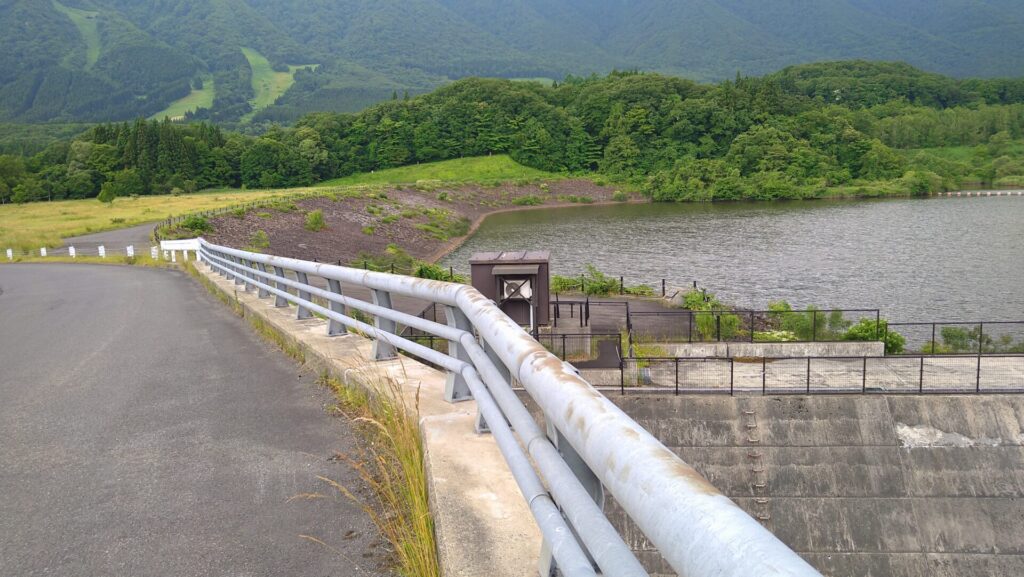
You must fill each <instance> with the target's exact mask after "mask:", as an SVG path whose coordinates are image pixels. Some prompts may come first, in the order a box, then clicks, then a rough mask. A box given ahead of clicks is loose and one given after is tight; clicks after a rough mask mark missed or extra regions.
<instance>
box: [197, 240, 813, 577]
mask: <svg viewBox="0 0 1024 577" xmlns="http://www.w3.org/2000/svg"><path fill="white" fill-rule="evenodd" d="M199 242H200V254H201V257H202V260H203V261H204V262H206V263H207V264H208V265H209V266H210V267H211V269H212V270H215V271H217V272H219V273H220V274H222V275H224V276H226V277H230V278H233V279H234V280H235V282H236V283H237V284H240V285H244V287H245V288H246V289H250V288H254V289H258V290H259V296H261V297H268V296H274V297H276V299H277V301H276V304H277V305H278V306H285V305H287V303H292V304H295V305H296V306H297V307H298V316H299V318H308V316H310V314H311V313H316V314H319V315H322V316H324V317H325V318H327V319H328V320H329V321H330V322H329V323H328V331H329V332H331V334H338V330H339V329H338V327H339V326H344V327H350V328H354V329H356V330H358V331H360V332H362V333H363V334H365V335H367V336H369V337H370V338H372V339H374V341H375V347H374V350H375V356H376V358H378V359H386V358H393V356H394V354H395V349H400V350H402V351H405V352H407V353H409V354H412V355H414V356H417V357H420V358H422V359H424V360H426V361H429V362H431V363H433V364H435V365H436V366H439V367H442V368H443V369H445V370H447V371H449V373H450V375H449V384H448V386H447V387H446V393H445V396H446V398H447V400H449V401H452V402H454V401H457V400H462V399H464V398H469V397H470V396H471V397H472V398H474V399H475V400H476V401H477V403H478V408H479V410H480V412H481V415H482V417H483V419H484V420H485V422H486V424H487V426H488V427H489V429H490V431H491V432H492V433H493V435H494V438H495V442H496V444H497V445H498V448H499V449H500V450H501V453H502V455H503V456H504V458H505V460H506V462H507V463H508V465H509V469H510V470H511V472H512V475H513V477H514V478H515V480H516V482H517V483H518V485H519V487H520V489H521V491H522V493H523V495H524V497H525V498H526V499H527V502H528V503H529V505H530V509H531V511H532V513H533V516H534V519H535V520H536V522H537V525H538V527H539V528H540V530H541V534H542V535H543V538H544V540H545V547H544V549H543V551H544V553H542V554H543V555H550V560H552V561H553V562H554V564H556V565H557V567H558V569H559V570H560V571H561V572H562V573H563V574H566V575H573V576H575V575H588V576H589V575H596V574H597V573H598V572H600V574H602V575H637V576H640V575H647V573H646V571H645V570H644V569H643V567H642V566H641V564H640V562H639V561H638V560H637V559H636V556H635V554H634V553H633V552H632V551H631V550H630V548H629V546H628V545H627V544H626V543H625V541H624V540H623V538H622V536H621V535H619V533H618V532H617V531H616V530H615V529H614V527H613V526H612V524H611V522H610V521H609V520H608V518H607V517H606V515H605V514H604V512H603V508H602V506H603V493H602V491H603V489H602V487H603V488H606V489H607V490H608V491H609V492H610V493H611V494H612V495H613V496H614V497H615V499H616V501H617V502H618V503H619V504H620V505H621V506H622V508H623V509H624V510H625V511H626V513H627V514H628V515H629V516H630V517H631V518H632V519H633V520H634V521H635V522H636V524H637V526H638V527H639V528H640V530H641V531H642V532H643V533H644V534H645V535H646V536H647V538H648V539H649V540H650V541H651V542H652V543H653V544H654V545H655V546H656V547H657V548H658V549H659V551H660V552H661V554H662V556H663V557H664V558H665V559H666V561H667V562H668V563H669V565H671V566H672V567H673V568H674V569H675V570H676V571H677V572H679V574H681V575H686V576H687V577H702V576H711V575H736V576H740V575H759V576H762V575H763V576H772V575H786V576H812V575H820V574H819V573H818V572H817V571H816V570H815V569H814V568H812V567H811V566H810V565H809V564H808V563H807V562H806V561H804V560H803V559H801V558H800V557H799V556H798V555H797V554H796V553H794V552H793V551H792V550H790V549H789V548H788V547H786V545H785V544H783V543H782V542H781V541H779V540H778V539H777V538H776V537H775V536H774V535H772V534H771V533H770V532H769V531H768V530H767V529H765V528H764V527H762V526H761V525H760V524H759V523H758V522H757V521H756V520H754V519H753V518H752V517H750V516H749V515H747V514H746V513H745V512H744V511H743V510H742V509H740V508H739V507H738V506H737V505H736V504H735V503H733V502H732V501H731V500H729V499H728V498H726V497H725V496H724V495H722V494H721V493H719V492H718V490H717V489H715V488H714V487H713V486H711V484H710V483H708V482H707V481H706V480H705V479H704V478H703V477H701V476H700V474H699V473H697V471H696V470H694V469H693V468H692V467H691V466H690V465H688V464H686V463H684V462H683V461H682V460H681V459H680V458H679V457H678V456H676V455H675V454H674V453H672V451H670V450H669V449H668V448H666V447H665V446H664V445H662V444H661V443H660V442H659V441H658V440H657V439H655V438H654V437H653V436H652V435H651V434H650V433H648V432H647V431H646V430H644V429H643V428H642V427H640V425H638V424H637V423H636V422H635V421H633V420H632V419H631V418H630V417H628V416H627V415H626V414H625V413H624V412H622V410H621V409H619V408H618V407H616V406H615V405H614V404H613V403H612V402H611V401H609V400H608V399H606V398H605V397H604V396H603V395H601V394H600V393H599V392H598V391H597V390H596V389H594V388H593V387H592V386H591V385H590V384H589V383H587V382H586V381H585V380H583V379H582V378H581V377H580V376H579V375H578V374H577V372H576V371H575V370H574V369H573V367H572V365H570V364H568V363H565V362H563V361H561V360H559V359H558V358H557V357H555V356H554V355H552V354H551V353H549V352H548V351H547V350H546V349H545V348H544V347H543V346H542V345H540V344H539V343H538V342H537V341H536V340H534V339H533V338H532V337H530V335H529V334H527V333H526V332H525V331H524V330H523V329H522V328H521V327H520V326H519V325H517V324H516V323H515V322H514V321H512V320H511V319H510V318H509V317H508V316H506V315H505V314H504V313H503V312H502V311H501V310H500V309H499V308H498V307H497V306H496V305H495V304H494V303H493V302H492V301H490V300H489V299H487V298H486V297H484V296H483V295H481V294H480V293H479V292H477V291H476V290H475V289H473V288H472V287H469V286H466V285H460V284H454V283H448V282H442V281H434V280H426V279H417V278H413V277H406V276H399V275H391V274H386V273H378V272H372V271H364V270H358V269H352V268H347V267H340V266H334V265H329V264H321V263H311V262H307V261H301V260H296V259H290V258H283V257H277V256H269V255H264V254H260V253H253V252H247V251H242V250H237V249H233V248H229V247H223V246H217V245H213V244H211V243H208V242H206V241H205V240H202V239H200V241H199ZM289 273H290V274H291V275H292V278H289V276H288V274H289ZM310 275H312V276H315V277H320V278H322V279H325V280H327V282H328V286H329V288H328V289H327V290H324V289H322V288H319V287H316V286H313V285H311V284H310V283H309V281H308V276H310ZM341 283H346V284H351V285H357V286H360V287H363V288H366V289H370V290H371V291H372V294H373V296H374V303H372V304H371V303H367V302H365V301H359V300H358V299H353V298H351V297H348V296H345V295H343V294H342V285H341ZM289 289H292V290H291V291H290V290H289ZM392 294H395V295H402V296H406V297H412V298H418V299H422V300H426V301H430V302H433V303H437V304H440V305H443V306H444V307H445V313H446V318H447V321H448V323H447V324H446V325H445V324H441V323H437V322H434V321H430V320H426V319H423V318H420V317H415V316H413V315H408V314H405V313H401V312H399V311H395V310H393V309H391V308H390V304H391V295H392ZM314 295H315V296H317V297H318V298H320V299H323V300H324V301H326V303H327V306H324V305H321V304H317V303H316V302H314V301H313V296H314ZM347 307H350V308H353V309H356V310H360V311H362V312H365V313H367V314H370V315H372V316H373V317H374V319H373V324H370V323H368V322H364V321H361V320H358V319H357V318H354V317H353V316H349V315H348V311H347V310H346V308H347ZM398 323H401V324H405V325H407V326H412V327H415V328H416V329H418V330H422V331H424V332H427V333H430V334H432V335H436V336H438V337H440V338H443V339H445V340H448V342H449V351H448V354H445V353H442V352H439V351H436V350H434V349H431V348H429V347H425V346H423V345H421V344H419V343H416V342H414V341H413V340H410V339H408V338H404V337H402V336H400V335H399V332H400V331H399V330H398ZM412 338H415V337H412ZM513 382H518V383H519V384H521V385H522V386H523V387H524V388H525V390H526V391H527V393H528V394H529V395H530V396H531V398H532V399H533V401H534V402H535V403H536V404H537V406H538V407H539V408H540V409H541V411H542V412H543V414H544V416H545V419H546V421H547V426H548V427H549V431H550V437H549V433H547V432H545V430H544V427H543V426H542V425H540V424H538V423H537V422H536V421H535V420H534V419H533V417H532V416H531V414H530V412H529V411H528V410H527V408H526V407H525V406H524V405H523V403H522V401H521V400H520V399H519V397H518V396H517V395H516V393H515V391H514V390H513V389H512V384H513ZM550 427H553V429H554V431H551V429H550ZM524 449H525V452H524ZM544 560H545V559H543V558H542V561H544ZM591 560H592V561H591Z"/></svg>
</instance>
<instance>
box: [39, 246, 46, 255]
mask: <svg viewBox="0 0 1024 577" xmlns="http://www.w3.org/2000/svg"><path fill="white" fill-rule="evenodd" d="M39 256H46V247H45V246H44V247H43V248H41V249H39Z"/></svg>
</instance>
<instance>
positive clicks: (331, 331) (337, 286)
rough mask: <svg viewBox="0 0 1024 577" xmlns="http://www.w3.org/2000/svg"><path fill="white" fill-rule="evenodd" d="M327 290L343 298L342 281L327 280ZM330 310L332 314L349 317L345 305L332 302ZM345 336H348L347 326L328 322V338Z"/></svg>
mask: <svg viewBox="0 0 1024 577" xmlns="http://www.w3.org/2000/svg"><path fill="white" fill-rule="evenodd" d="M327 288H328V290H330V291H331V292H332V293H334V294H336V295H338V296H341V294H342V293H341V281H337V280H334V279H332V278H331V279H327ZM330 309H331V312H334V313H338V314H340V315H347V313H346V312H345V305H343V304H341V303H337V302H334V301H331V302H330ZM344 334H348V328H346V327H345V325H343V324H341V323H340V322H338V321H336V320H334V319H330V320H328V321H327V336H329V337H336V336H338V335H344Z"/></svg>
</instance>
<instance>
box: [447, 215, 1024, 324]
mask: <svg viewBox="0 0 1024 577" xmlns="http://www.w3.org/2000/svg"><path fill="white" fill-rule="evenodd" d="M519 249H522V250H526V249H531V250H532V249H538V250H549V251H551V260H552V266H551V269H552V273H553V274H562V275H573V274H576V275H578V274H579V273H580V272H581V271H583V270H584V268H585V265H587V264H593V265H594V266H596V267H597V268H598V269H600V270H601V271H603V272H605V273H607V274H609V275H614V276H616V277H618V276H620V275H621V276H624V277H625V278H626V283H627V284H639V283H647V284H650V285H651V286H655V287H657V288H658V290H659V291H660V283H661V279H662V278H665V279H668V281H669V285H676V286H686V285H689V284H691V283H692V281H694V280H697V281H698V282H699V283H700V285H701V286H704V287H707V288H708V290H710V291H712V292H715V293H716V294H717V295H718V296H719V298H720V299H721V300H723V301H724V302H727V303H730V304H733V305H737V306H743V307H754V308H764V307H765V306H766V305H767V304H768V302H769V301H772V300H777V299H785V300H787V301H789V302H790V303H791V304H793V305H795V306H796V305H800V306H805V305H809V304H814V305H817V306H820V307H823V308H880V309H881V310H882V314H883V315H884V316H886V317H888V318H889V319H890V320H893V321H903V322H908V321H979V320H1024V197H991V198H985V197H983V198H932V199H895V200H859V201H802V202H773V203H722V204H629V205H625V204H623V205H603V206H580V207H572V208H559V209H548V210H532V211H523V212H511V213H501V214H496V215H493V216H491V217H489V218H488V219H487V220H486V221H485V222H484V223H483V225H482V226H481V227H480V229H479V230H478V231H477V232H476V234H475V235H474V236H473V237H471V238H470V239H469V240H467V241H466V243H465V244H463V245H462V246H461V247H460V248H458V249H457V250H455V251H454V252H453V253H452V254H450V255H448V256H447V257H446V258H445V259H444V260H442V263H443V264H445V265H452V266H454V267H455V269H456V270H458V271H467V270H468V266H469V265H468V260H469V256H470V255H471V254H472V253H474V252H479V251H496V250H519Z"/></svg>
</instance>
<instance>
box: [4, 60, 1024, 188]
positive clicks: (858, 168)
mask: <svg viewBox="0 0 1024 577" xmlns="http://www.w3.org/2000/svg"><path fill="white" fill-rule="evenodd" d="M815 66H816V67H817V68H816V70H817V76H815V78H816V80H815V81H814V83H811V84H808V81H807V80H806V78H805V77H806V75H804V77H801V76H800V75H798V74H796V73H795V72H794V71H793V70H792V69H787V70H789V72H786V73H780V74H777V75H769V76H766V77H761V78H745V77H740V76H737V78H736V79H735V80H731V81H727V82H722V83H719V84H714V85H709V84H698V83H695V82H691V81H689V80H685V79H681V78H676V77H669V76H663V75H658V74H647V73H638V72H614V73H612V74H609V75H608V76H604V77H597V76H591V77H587V78H576V77H568V78H567V79H565V81H563V82H561V83H556V84H554V85H552V86H543V85H541V84H539V83H531V82H513V81H509V80H499V79H480V78H471V79H464V80H460V81H457V82H453V83H451V84H449V85H447V86H444V87H442V88H440V89H438V90H435V91H434V92H431V93H429V94H425V95H422V96H417V97H413V98H404V97H403V98H398V97H397V94H396V97H395V98H394V99H393V100H390V101H386V102H383V103H381V104H378V105H375V106H372V107H370V108H368V109H366V110H364V111H362V112H359V113H355V114H347V113H326V112H321V113H314V114H309V115H307V116H305V117H303V118H302V119H300V120H299V122H298V123H297V124H296V125H295V126H294V127H288V128H285V127H272V128H271V129H270V130H269V131H267V132H266V133H264V134H262V135H259V136H247V135H241V134H237V133H231V132H225V131H223V130H221V129H220V128H218V127H216V126H214V125H211V124H207V123H193V124H184V125H182V124H174V123H171V122H170V121H166V120H165V121H162V122H156V121H144V120H137V121H135V122H132V123H119V124H104V125H99V126H96V127H94V128H92V129H90V130H88V131H86V132H85V133H84V134H82V135H80V136H78V137H76V138H74V139H72V140H66V141H60V142H56V143H54V144H51V145H50V146H48V147H47V148H46V149H45V150H43V151H42V152H40V153H38V154H36V155H34V156H31V157H27V158H26V157H18V156H0V202H11V201H13V202H26V201H34V200H46V199H61V198H90V197H96V196H100V195H101V194H102V195H103V197H104V199H110V198H113V197H116V196H124V195H132V194H164V193H173V192H175V191H178V192H191V191H193V190H201V189H204V188H211V187H248V188H280V187H291V186H305V185H309V184H312V183H314V182H318V181H322V180H326V179H331V178H337V177H342V176H346V175H350V174H353V173H359V172H368V171H371V170H378V169H384V168H391V167H396V166H402V165H407V164H413V163H422V162H432V161H437V160H445V159H450V158H458V157H466V156H480V155H488V154H510V155H511V156H512V158H513V159H515V160H516V161H518V162H520V163H522V164H524V165H527V166H531V167H535V168H539V169H544V170H549V171H556V172H568V173H577V174H587V173H599V174H600V175H601V176H602V178H607V179H611V180H615V181H628V182H631V183H633V184H635V185H637V186H640V187H642V189H643V190H644V191H645V192H646V193H647V194H649V195H650V196H651V197H652V198H653V199H655V200H715V199H742V198H757V199H771V198H795V197H806V196H821V195H824V194H827V192H828V190H829V189H831V188H835V187H862V188H864V189H865V191H866V192H867V193H871V192H872V191H875V192H877V191H879V190H889V189H893V187H895V188H898V189H900V190H903V191H904V192H928V191H932V190H937V189H941V188H943V187H952V186H957V185H959V184H960V183H961V182H963V181H965V180H972V179H975V180H979V181H982V182H984V183H992V182H995V181H998V180H999V179H1006V178H1013V177H1017V176H1020V175H1024V165H1022V163H1021V159H1020V156H1021V152H1022V151H1021V149H1020V147H1019V145H1018V144H1017V142H1016V141H1018V140H1019V139H1021V138H1022V137H1024V134H1022V133H1024V104H1021V103H1020V102H1018V101H1014V100H1015V98H1014V97H1010V96H1006V95H1007V94H1010V92H1008V91H1007V90H1003V91H1002V92H1001V93H1000V94H1003V95H1004V96H1003V97H1002V98H1003V99H1004V100H1006V102H1004V103H989V100H990V97H988V96H983V95H982V93H981V92H980V91H978V92H974V93H972V94H974V96H973V97H968V96H965V93H964V91H963V90H961V91H960V92H959V93H958V94H959V96H958V97H957V100H956V101H955V104H953V105H948V106H947V105H946V104H944V102H946V100H948V99H947V98H946V96H948V94H947V92H948V88H949V87H948V86H947V85H944V84H942V83H937V84H934V90H935V91H936V92H937V93H936V94H933V95H931V96H928V95H927V94H926V91H927V89H928V88H927V86H928V83H919V84H918V85H915V87H914V88H913V91H914V94H916V98H915V100H914V101H912V100H911V99H908V98H907V94H906V90H903V89H901V88H900V87H898V86H897V87H893V86H889V85H887V84H886V82H887V80H886V79H890V80H888V82H891V83H894V82H897V81H899V82H902V80H901V78H900V77H899V76H898V75H893V74H891V70H889V69H888V68H886V67H884V66H883V65H879V70H878V74H876V75H875V76H868V75H867V72H864V71H862V72H861V76H862V78H863V82H864V83H865V85H867V86H879V87H880V88H878V91H879V93H880V94H882V95H883V96H884V98H882V99H881V100H878V99H872V98H866V97H864V96H863V94H862V95H861V97H859V98H858V99H856V100H854V99H849V100H847V101H844V100H843V99H840V100H838V101H836V99H835V98H830V97H827V95H828V94H833V93H832V92H830V91H828V90H825V91H824V93H822V91H821V90H819V89H818V88H814V87H813V86H812V84H813V85H814V86H818V85H820V84H824V85H827V84H828V83H827V82H826V80H822V79H823V78H826V79H827V78H828V77H827V75H826V74H827V72H828V70H827V69H825V70H824V71H822V69H821V67H822V66H824V65H815ZM835 66H837V67H838V66H841V64H836V65H835ZM841 72H842V78H848V77H849V71H848V70H846V69H841ZM837 74H838V72H837ZM837 77H839V76H837ZM800 78H803V80H799V79H800ZM940 78H941V77H940ZM798 80H799V81H798ZM955 82H957V83H958V86H964V85H967V84H966V83H965V81H955ZM986 82H987V81H986ZM992 82H995V81H992ZM1001 82H1002V83H1003V85H1005V86H1013V85H1014V84H1013V81H1001ZM986 86H987V85H986ZM993 90H994V89H993ZM823 94H824V95H823ZM943 95H945V96H943ZM940 96H942V98H940ZM950 147H973V148H971V150H970V151H969V153H968V154H966V155H963V154H961V155H959V156H957V155H949V154H944V153H943V149H949V148H950ZM886 187H888V188H886Z"/></svg>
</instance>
